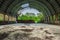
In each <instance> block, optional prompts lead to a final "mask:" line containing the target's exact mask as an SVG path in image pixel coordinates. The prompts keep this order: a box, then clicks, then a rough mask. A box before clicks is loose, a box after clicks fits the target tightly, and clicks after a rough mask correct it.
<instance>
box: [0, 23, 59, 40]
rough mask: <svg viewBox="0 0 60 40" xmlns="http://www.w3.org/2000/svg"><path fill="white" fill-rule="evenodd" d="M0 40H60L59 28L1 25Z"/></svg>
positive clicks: (31, 25) (54, 26) (35, 25)
mask: <svg viewBox="0 0 60 40" xmlns="http://www.w3.org/2000/svg"><path fill="white" fill-rule="evenodd" d="M0 40H60V27H59V26H56V25H49V24H12V25H2V26H0Z"/></svg>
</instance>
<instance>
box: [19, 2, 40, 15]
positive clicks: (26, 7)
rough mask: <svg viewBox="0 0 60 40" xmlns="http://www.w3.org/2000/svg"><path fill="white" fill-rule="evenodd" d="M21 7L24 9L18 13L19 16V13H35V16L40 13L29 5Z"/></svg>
mask: <svg viewBox="0 0 60 40" xmlns="http://www.w3.org/2000/svg"><path fill="white" fill-rule="evenodd" d="M21 7H22V8H23V9H22V10H19V11H18V14H19V13H22V14H26V13H34V14H35V15H37V13H40V12H39V11H38V10H37V9H34V8H30V7H29V4H28V3H26V4H23V5H21Z"/></svg>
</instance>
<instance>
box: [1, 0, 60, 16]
mask: <svg viewBox="0 0 60 40" xmlns="http://www.w3.org/2000/svg"><path fill="white" fill-rule="evenodd" d="M24 3H30V6H31V7H33V8H36V9H38V10H40V11H43V12H47V14H48V13H50V14H48V15H51V14H57V13H60V0H0V12H3V13H5V14H10V15H16V14H17V11H18V10H20V9H22V8H21V7H20V6H21V5H22V4H24Z"/></svg>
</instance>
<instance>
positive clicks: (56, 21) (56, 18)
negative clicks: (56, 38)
mask: <svg viewBox="0 0 60 40" xmlns="http://www.w3.org/2000/svg"><path fill="white" fill-rule="evenodd" d="M55 23H56V24H59V20H58V14H55Z"/></svg>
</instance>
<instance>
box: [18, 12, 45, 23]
mask: <svg viewBox="0 0 60 40" xmlns="http://www.w3.org/2000/svg"><path fill="white" fill-rule="evenodd" d="M43 19H44V16H43V14H38V15H37V16H35V15H32V13H31V14H28V13H27V14H25V15H21V16H19V17H18V20H33V21H34V22H35V23H38V22H39V21H41V20H43Z"/></svg>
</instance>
